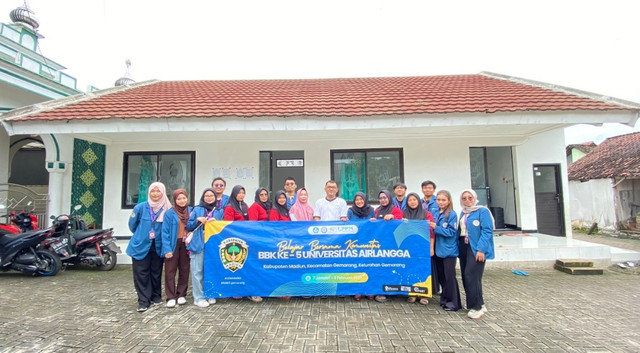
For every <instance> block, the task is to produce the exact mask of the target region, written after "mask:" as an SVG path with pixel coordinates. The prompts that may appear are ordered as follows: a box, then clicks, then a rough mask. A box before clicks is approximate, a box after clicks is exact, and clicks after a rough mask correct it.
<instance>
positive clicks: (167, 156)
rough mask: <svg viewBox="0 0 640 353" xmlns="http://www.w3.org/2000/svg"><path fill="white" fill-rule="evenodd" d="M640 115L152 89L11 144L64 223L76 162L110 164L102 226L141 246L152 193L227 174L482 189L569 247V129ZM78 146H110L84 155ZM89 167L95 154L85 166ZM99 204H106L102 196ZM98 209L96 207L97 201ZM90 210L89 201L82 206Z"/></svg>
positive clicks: (501, 100)
mask: <svg viewBox="0 0 640 353" xmlns="http://www.w3.org/2000/svg"><path fill="white" fill-rule="evenodd" d="M639 111H640V105H638V104H635V103H632V102H625V101H621V100H616V99H612V98H609V97H600V96H596V95H591V94H588V93H585V92H581V91H576V90H572V89H568V88H563V87H558V86H553V85H548V84H543V83H539V82H533V81H527V80H523V79H518V78H513V77H506V76H502V75H498V74H492V73H481V74H477V75H458V76H431V77H395V78H351V79H350V78H344V79H317V80H254V81H251V80H248V81H169V82H161V81H148V82H142V83H137V84H132V85H129V86H123V87H115V88H111V89H107V90H103V91H97V92H92V93H87V94H84V95H80V96H75V97H71V98H66V99H62V100H58V101H53V102H50V103H43V104H40V105H38V106H34V107H30V108H26V109H22V110H17V111H13V112H10V113H8V114H6V115H5V116H4V117H3V124H4V127H5V129H6V130H7V132H8V134H9V135H14V134H24V133H31V134H38V135H40V136H42V138H43V141H44V143H45V146H46V148H47V166H48V169H49V170H50V173H51V178H50V185H49V187H50V190H52V191H51V193H52V194H53V192H54V191H53V190H55V193H56V194H57V196H52V198H51V202H50V207H49V212H50V213H52V214H59V213H66V212H68V211H69V210H70V207H71V206H72V201H71V198H70V196H69V195H70V193H71V190H72V189H73V187H74V186H73V185H74V182H78V180H80V179H81V180H83V181H84V180H91V176H87V175H84V174H83V175H84V176H82V175H81V176H77V178H79V179H75V181H74V177H73V176H72V174H73V172H72V171H73V169H74V168H75V165H74V164H76V163H78V162H77V161H78V158H84V159H85V161H86V162H87V163H89V161H95V160H97V159H101V158H103V159H104V173H105V174H104V195H103V202H104V205H103V219H102V224H103V225H104V226H108V227H114V228H115V234H116V235H117V236H121V237H126V236H128V235H130V232H129V230H128V228H127V220H128V217H129V214H130V209H131V208H132V207H133V205H134V204H135V203H136V202H138V201H139V200H140V199H139V198H138V197H139V195H144V194H145V193H146V185H148V183H149V182H150V181H153V180H160V181H163V182H164V183H165V184H166V185H167V186H168V189H169V190H172V189H173V188H177V187H184V188H186V189H187V190H188V191H189V192H190V193H191V200H194V199H198V198H199V197H200V194H201V190H202V189H204V188H205V187H209V186H210V185H211V180H212V178H214V177H215V176H223V177H224V178H225V179H226V181H227V186H228V189H227V191H230V189H231V186H233V185H235V184H241V185H243V186H245V188H246V189H247V193H248V195H249V197H248V200H252V195H253V192H254V190H256V188H258V187H259V186H266V187H268V188H269V189H271V190H273V191H275V190H278V189H281V188H282V184H283V180H284V176H286V175H289V174H292V175H295V176H296V179H297V184H298V186H299V187H300V186H306V187H307V188H308V189H309V190H310V194H311V195H310V197H311V199H312V200H315V199H318V198H321V197H323V196H324V191H323V188H324V183H325V182H326V181H327V180H329V179H334V180H336V181H338V183H339V184H341V185H340V186H341V193H342V195H343V196H345V198H346V199H347V200H348V201H350V200H349V196H348V195H350V194H352V193H353V192H354V191H355V190H358V189H361V190H364V191H365V192H367V193H368V194H369V195H370V198H371V199H372V200H374V201H375V199H376V198H377V194H378V191H379V190H380V189H382V188H391V186H392V185H393V183H394V182H396V181H404V182H405V183H406V184H407V185H408V189H409V191H416V192H418V193H420V184H421V182H422V181H424V180H427V179H429V180H432V181H434V182H435V183H436V184H437V186H438V189H446V190H449V191H451V192H452V194H453V195H454V205H455V209H456V210H457V209H459V208H460V207H459V201H458V198H459V195H460V192H461V190H463V189H466V188H471V187H472V188H474V189H476V190H477V191H478V193H479V196H480V197H479V198H480V199H481V200H483V203H488V204H489V206H490V207H493V208H495V209H502V212H503V214H504V223H505V226H506V227H511V228H516V229H521V230H523V231H527V232H541V233H546V234H555V235H566V236H570V235H571V227H570V220H569V217H566V216H565V215H569V214H570V213H569V202H568V199H567V196H565V195H567V190H568V186H567V165H566V163H567V162H566V161H567V160H566V155H565V143H564V132H563V129H564V128H565V127H567V126H570V125H573V124H583V123H591V124H600V123H611V122H617V123H626V124H634V123H635V121H636V120H637V118H638V112H639ZM74 139H82V140H86V141H90V142H91V143H92V144H94V145H104V147H105V153H104V155H103V156H91V153H82V154H80V155H76V157H74ZM87 154H88V155H89V156H86V155H87ZM92 197H94V198H95V196H92ZM85 201H91V197H88V198H85ZM83 202H84V201H83Z"/></svg>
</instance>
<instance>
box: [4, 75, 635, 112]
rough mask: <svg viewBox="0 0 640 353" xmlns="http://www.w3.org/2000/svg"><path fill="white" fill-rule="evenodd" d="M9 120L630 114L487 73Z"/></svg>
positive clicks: (153, 93)
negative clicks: (566, 112) (569, 112)
mask: <svg viewBox="0 0 640 353" xmlns="http://www.w3.org/2000/svg"><path fill="white" fill-rule="evenodd" d="M97 95H98V96H97V97H94V98H90V99H86V100H83V101H79V102H71V103H69V104H63V105H62V106H60V107H57V108H54V109H50V110H48V111H46V109H45V111H42V112H35V113H33V114H28V115H21V116H16V117H14V118H12V119H11V120H12V121H26V120H69V119H108V118H171V117H220V116H235V117H258V116H277V117H298V116H332V117H357V116H371V115H398V114H446V113H471V112H473V113H476V112H479V113H495V112H515V111H558V110H629V109H632V108H629V107H624V106H621V105H615V104H610V103H605V102H602V101H599V100H595V99H590V98H586V97H583V96H579V95H573V94H568V93H564V92H561V91H559V90H552V89H549V88H542V87H538V86H536V85H531V84H524V83H518V82H514V81H511V80H507V79H499V78H494V77H488V76H487V75H482V74H481V75H458V76H422V77H379V78H342V79H305V80H251V81H249V80H247V81H166V82H154V83H151V84H147V85H139V86H137V87H132V88H129V89H126V90H121V91H119V92H115V93H109V94H104V95H100V93H99V92H97Z"/></svg>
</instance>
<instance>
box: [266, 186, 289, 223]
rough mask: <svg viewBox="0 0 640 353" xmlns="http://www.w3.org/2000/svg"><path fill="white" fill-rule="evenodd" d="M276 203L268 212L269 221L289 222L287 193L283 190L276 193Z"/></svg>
mask: <svg viewBox="0 0 640 353" xmlns="http://www.w3.org/2000/svg"><path fill="white" fill-rule="evenodd" d="M275 200H276V202H275V203H274V204H273V208H272V209H271V211H270V212H269V220H270V221H290V220H291V216H290V215H289V209H288V208H287V193H286V192H285V191H284V190H278V191H276V197H275Z"/></svg>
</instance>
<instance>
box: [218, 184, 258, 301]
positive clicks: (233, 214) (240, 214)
mask: <svg viewBox="0 0 640 353" xmlns="http://www.w3.org/2000/svg"><path fill="white" fill-rule="evenodd" d="M258 190H260V189H258ZM245 195H246V191H245V190H244V186H242V185H236V186H234V187H233V189H232V190H231V196H229V204H227V207H225V209H224V220H225V221H248V220H249V207H248V206H247V204H246V203H245V202H244V197H245ZM258 195H259V193H258V192H256V196H258ZM240 298H241V297H234V298H233V299H240ZM249 300H251V301H252V302H256V303H259V302H261V301H262V297H258V296H252V297H249Z"/></svg>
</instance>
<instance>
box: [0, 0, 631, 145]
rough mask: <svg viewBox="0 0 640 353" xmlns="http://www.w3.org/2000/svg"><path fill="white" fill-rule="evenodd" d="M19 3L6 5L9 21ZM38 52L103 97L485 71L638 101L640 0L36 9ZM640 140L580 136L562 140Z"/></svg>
mask: <svg viewBox="0 0 640 353" xmlns="http://www.w3.org/2000/svg"><path fill="white" fill-rule="evenodd" d="M21 5H23V1H22V0H1V1H0V21H1V22H4V23H10V22H11V21H10V20H9V12H10V11H11V10H12V9H14V8H16V7H18V6H21ZM28 5H29V7H30V8H31V9H32V10H33V11H34V12H35V16H36V18H37V19H38V20H39V21H40V28H39V29H38V31H39V32H40V33H41V34H42V35H44V36H45V38H44V39H41V40H40V51H41V53H42V54H43V55H45V56H46V57H48V58H50V59H52V60H54V61H56V62H57V63H59V64H61V65H63V66H65V67H67V70H66V73H67V74H69V75H71V76H74V77H75V78H77V79H78V88H79V89H81V90H83V91H85V90H86V87H87V86H88V85H93V86H96V87H98V88H108V87H111V86H113V84H114V82H115V81H116V80H117V79H118V78H120V77H122V76H123V75H124V73H125V71H126V66H125V64H124V63H125V60H126V59H127V58H128V59H130V60H131V62H132V66H131V77H132V78H133V79H134V80H136V81H138V82H141V81H145V80H150V79H160V80H202V79H288V78H333V77H374V76H423V75H452V74H477V73H480V72H481V71H491V72H496V73H501V74H506V75H512V76H517V77H522V78H526V79H531V80H536V81H542V82H548V83H553V84H558V85H563V86H568V87H572V88H577V89H580V90H584V91H589V92H594V93H600V94H604V95H608V96H613V97H616V98H621V99H626V100H630V101H634V102H640V64H639V62H640V60H639V58H640V55H639V54H640V40H639V38H638V34H639V33H640V25H639V24H638V23H639V20H638V14H640V1H636V0H628V1H622V0H608V1H589V0H580V1H577V0H561V1H558V0H553V1H547V0H542V1H514V0H508V1H493V0H483V1H477V0H476V1H442V0H439V1H429V0H418V1H402V0H389V1H387V0H385V1H379V0H365V1H361V0H339V1H333V0H322V1H313V0H290V1H279V0H257V1H249V0H245V1H243V0H234V1H229V0H225V1H216V0H207V1H199V0H181V1H160V0H153V1H151V0H128V1H125V0H56V1H52V0H30V1H28ZM632 131H640V124H636V128H635V129H634V128H631V127H625V126H622V125H619V124H610V126H605V127H600V128H595V127H579V128H571V129H568V130H567V132H566V136H567V143H579V142H584V141H588V140H595V141H596V142H601V141H602V139H604V138H605V137H607V136H613V135H619V134H622V133H627V132H632Z"/></svg>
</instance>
